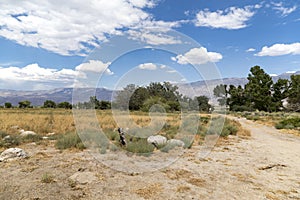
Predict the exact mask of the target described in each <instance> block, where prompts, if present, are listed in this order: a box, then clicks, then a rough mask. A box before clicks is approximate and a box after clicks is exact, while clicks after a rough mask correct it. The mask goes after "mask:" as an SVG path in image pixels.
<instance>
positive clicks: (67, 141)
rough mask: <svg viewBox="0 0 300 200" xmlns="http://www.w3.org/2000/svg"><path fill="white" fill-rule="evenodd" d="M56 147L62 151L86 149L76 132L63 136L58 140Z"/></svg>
mask: <svg viewBox="0 0 300 200" xmlns="http://www.w3.org/2000/svg"><path fill="white" fill-rule="evenodd" d="M55 147H56V148H58V149H61V150H63V149H68V148H77V149H80V150H82V149H84V148H85V147H84V144H83V143H82V141H81V139H80V137H79V136H78V135H77V134H76V133H74V132H69V133H66V134H63V135H61V137H60V138H58V139H57V141H56V144H55Z"/></svg>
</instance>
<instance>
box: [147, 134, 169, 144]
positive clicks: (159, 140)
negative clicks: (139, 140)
mask: <svg viewBox="0 0 300 200" xmlns="http://www.w3.org/2000/svg"><path fill="white" fill-rule="evenodd" d="M147 142H148V143H149V144H153V145H155V146H157V145H164V144H166V143H167V138H166V137H164V136H161V135H151V136H149V137H148V138H147Z"/></svg>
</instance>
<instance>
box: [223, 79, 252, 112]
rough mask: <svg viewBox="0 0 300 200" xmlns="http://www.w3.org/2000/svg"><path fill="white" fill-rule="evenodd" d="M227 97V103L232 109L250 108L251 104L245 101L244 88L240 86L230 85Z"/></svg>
mask: <svg viewBox="0 0 300 200" xmlns="http://www.w3.org/2000/svg"><path fill="white" fill-rule="evenodd" d="M228 94H229V97H228V99H227V104H228V106H229V109H230V110H232V111H246V110H251V105H250V103H249V102H248V101H247V98H246V94H245V89H244V88H242V86H240V85H239V86H237V87H236V86H234V85H230V86H229V89H228Z"/></svg>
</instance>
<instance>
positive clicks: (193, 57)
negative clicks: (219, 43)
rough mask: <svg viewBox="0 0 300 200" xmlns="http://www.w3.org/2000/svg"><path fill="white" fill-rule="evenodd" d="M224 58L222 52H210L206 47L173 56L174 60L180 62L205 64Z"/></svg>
mask: <svg viewBox="0 0 300 200" xmlns="http://www.w3.org/2000/svg"><path fill="white" fill-rule="evenodd" d="M222 58H223V56H222V54H220V53H217V52H208V51H207V49H206V48H204V47H200V48H193V49H191V50H189V51H188V52H186V53H185V54H183V55H182V54H180V55H177V56H176V57H171V59H172V60H173V61H177V62H178V63H179V64H182V65H185V64H188V63H190V64H192V65H196V64H205V63H208V62H218V61H220V60H221V59H222Z"/></svg>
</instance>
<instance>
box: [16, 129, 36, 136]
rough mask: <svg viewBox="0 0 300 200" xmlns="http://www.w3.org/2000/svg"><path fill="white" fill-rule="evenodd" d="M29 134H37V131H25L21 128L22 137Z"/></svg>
mask: <svg viewBox="0 0 300 200" xmlns="http://www.w3.org/2000/svg"><path fill="white" fill-rule="evenodd" d="M27 135H36V133H35V132H33V131H24V130H23V129H22V130H20V136H21V137H25V136H27Z"/></svg>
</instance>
